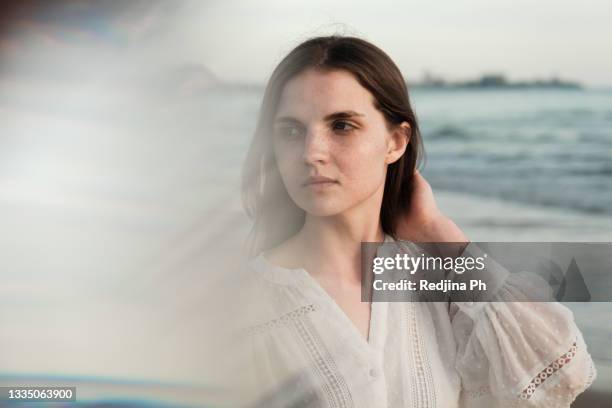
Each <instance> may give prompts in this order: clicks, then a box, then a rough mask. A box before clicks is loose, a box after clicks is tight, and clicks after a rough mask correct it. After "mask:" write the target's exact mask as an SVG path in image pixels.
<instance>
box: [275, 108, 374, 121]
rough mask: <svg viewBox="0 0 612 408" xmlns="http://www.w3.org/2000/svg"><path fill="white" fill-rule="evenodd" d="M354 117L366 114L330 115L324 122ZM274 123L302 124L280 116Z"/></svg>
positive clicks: (290, 117) (344, 113)
mask: <svg viewBox="0 0 612 408" xmlns="http://www.w3.org/2000/svg"><path fill="white" fill-rule="evenodd" d="M354 116H365V114H363V113H359V112H355V111H352V110H348V111H341V112H334V113H330V114H329V115H326V116H325V117H324V118H323V120H325V121H326V122H330V121H332V120H338V119H349V118H352V117H354ZM274 122H275V123H287V122H288V123H301V122H300V121H299V120H298V119H296V118H294V117H293V116H279V117H277V118H275V119H274Z"/></svg>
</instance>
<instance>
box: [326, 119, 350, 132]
mask: <svg viewBox="0 0 612 408" xmlns="http://www.w3.org/2000/svg"><path fill="white" fill-rule="evenodd" d="M332 128H333V129H334V130H337V131H340V132H350V131H351V130H353V129H355V126H353V125H352V124H350V123H348V122H345V121H342V120H340V121H338V122H334V124H333V125H332Z"/></svg>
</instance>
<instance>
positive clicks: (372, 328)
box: [252, 234, 395, 352]
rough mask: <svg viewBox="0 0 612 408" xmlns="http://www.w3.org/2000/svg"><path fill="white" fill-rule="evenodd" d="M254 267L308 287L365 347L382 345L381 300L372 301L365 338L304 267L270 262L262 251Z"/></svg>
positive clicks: (271, 276) (269, 276)
mask: <svg viewBox="0 0 612 408" xmlns="http://www.w3.org/2000/svg"><path fill="white" fill-rule="evenodd" d="M393 241H395V240H394V239H393V238H392V237H391V236H390V235H388V234H385V240H384V241H383V242H384V243H387V242H393ZM252 265H253V267H254V268H255V269H256V270H257V271H258V272H260V273H261V274H262V276H263V277H264V278H265V279H267V280H268V281H271V282H274V283H277V284H281V285H292V286H301V287H302V288H304V287H306V288H309V289H311V290H312V291H314V293H315V294H316V296H317V298H318V299H319V300H320V301H321V302H322V303H323V304H324V305H325V306H326V307H328V308H330V309H331V310H333V313H334V314H335V315H336V316H338V317H339V318H340V319H341V320H343V321H344V325H345V326H346V327H348V328H349V330H350V331H351V332H352V335H353V336H356V337H358V338H359V339H360V343H361V344H362V346H363V347H365V350H366V351H369V352H371V351H373V350H378V349H380V348H381V347H382V345H381V344H380V338H379V337H380V335H379V334H378V332H379V331H380V330H381V329H384V328H381V327H379V326H380V325H381V324H382V322H384V318H383V319H382V322H381V316H379V314H380V313H384V314H386V307H385V308H384V309H385V310H381V308H382V307H383V306H386V304H385V305H383V304H381V302H372V303H371V311H370V324H369V330H368V338H367V339H366V338H364V336H363V335H362V334H361V332H360V331H359V330H358V329H357V326H355V324H354V323H353V322H352V321H351V319H350V318H349V317H348V316H347V315H346V313H345V312H344V311H343V310H342V308H341V307H340V306H339V305H338V303H337V302H336V301H335V300H334V299H333V298H332V296H331V295H330V294H329V293H328V292H327V291H326V290H325V289H324V288H323V287H322V286H321V285H320V284H319V282H318V281H317V280H316V279H315V278H314V277H313V276H312V275H310V273H308V271H306V269H304V268H285V267H282V266H279V265H276V264H274V263H272V262H270V261H269V260H268V259H267V258H266V257H265V255H264V254H263V252H262V253H260V254H259V255H258V256H257V257H256V258H255V259H254V260H253V261H252Z"/></svg>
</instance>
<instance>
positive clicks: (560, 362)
mask: <svg viewBox="0 0 612 408" xmlns="http://www.w3.org/2000/svg"><path fill="white" fill-rule="evenodd" d="M576 349H577V347H576V342H574V343H573V344H572V346H571V347H570V349H569V350H568V351H567V352H566V353H565V354H563V355H561V356H560V357H558V358H557V359H556V360H555V361H553V362H552V363H550V364H549V365H548V366H547V367H546V368H544V369H543V370H542V371H540V372H539V373H538V375H536V376H535V377H533V379H532V380H531V382H530V383H529V385H528V386H527V388H525V389H524V390H523V392H522V393H521V395H520V399H522V400H528V399H529V398H531V396H532V395H533V394H534V393H535V391H536V389H537V388H538V387H539V386H540V385H542V384H543V383H544V381H546V380H547V379H548V378H549V377H551V376H552V375H553V374H554V373H556V372H557V371H559V370H560V369H561V368H562V367H563V366H565V365H566V364H568V363H569V362H570V361H572V359H573V358H574V356H576Z"/></svg>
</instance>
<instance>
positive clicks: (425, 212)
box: [397, 170, 469, 243]
mask: <svg viewBox="0 0 612 408" xmlns="http://www.w3.org/2000/svg"><path fill="white" fill-rule="evenodd" d="M397 235H398V238H399V239H401V240H404V241H411V242H461V243H467V242H469V239H468V237H467V236H466V235H465V234H464V233H463V231H461V229H459V227H458V226H457V225H456V224H455V223H454V222H453V221H452V220H451V219H450V218H448V217H447V216H445V215H444V214H443V213H442V212H441V211H440V210H439V209H438V205H437V204H436V200H435V198H434V195H433V191H432V189H431V186H430V185H429V183H428V182H427V180H425V179H424V178H423V176H421V173H419V171H418V170H415V172H414V177H413V185H412V199H411V201H410V208H409V210H408V212H407V213H405V214H403V215H402V216H401V217H400V219H399V220H398V225H397Z"/></svg>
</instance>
